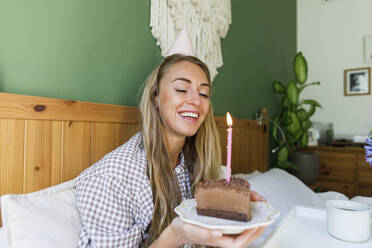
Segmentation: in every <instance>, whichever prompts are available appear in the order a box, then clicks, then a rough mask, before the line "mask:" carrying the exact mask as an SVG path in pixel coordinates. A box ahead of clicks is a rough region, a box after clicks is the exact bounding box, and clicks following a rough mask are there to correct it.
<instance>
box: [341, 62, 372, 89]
mask: <svg viewBox="0 0 372 248" xmlns="http://www.w3.org/2000/svg"><path fill="white" fill-rule="evenodd" d="M369 94H371V68H370V67H364V68H354V69H346V70H345V71H344V95H345V96H359V95H369Z"/></svg>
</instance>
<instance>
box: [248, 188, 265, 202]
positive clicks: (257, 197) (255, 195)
mask: <svg viewBox="0 0 372 248" xmlns="http://www.w3.org/2000/svg"><path fill="white" fill-rule="evenodd" d="M251 201H266V198H265V197H263V196H262V195H259V194H258V193H257V192H256V191H254V190H251Z"/></svg>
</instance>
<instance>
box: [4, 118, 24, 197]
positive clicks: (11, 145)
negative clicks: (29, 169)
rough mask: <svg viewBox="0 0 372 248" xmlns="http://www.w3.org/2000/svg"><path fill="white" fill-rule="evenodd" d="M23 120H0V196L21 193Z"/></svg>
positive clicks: (22, 176)
mask: <svg viewBox="0 0 372 248" xmlns="http://www.w3.org/2000/svg"><path fill="white" fill-rule="evenodd" d="M24 127H25V121H24V120H4V119H1V120H0V179H1V180H0V195H3V194H5V193H21V192H23V178H24V173H23V172H24V164H23V163H24V157H23V156H24V133H25V129H24Z"/></svg>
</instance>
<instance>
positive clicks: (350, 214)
mask: <svg viewBox="0 0 372 248" xmlns="http://www.w3.org/2000/svg"><path fill="white" fill-rule="evenodd" d="M325 204H326V207H327V229H328V233H329V234H330V235H332V236H333V237H335V238H338V239H341V240H344V241H349V242H364V241H367V240H368V239H369V236H370V222H371V218H372V217H371V216H372V212H371V208H370V207H369V206H368V205H366V204H364V203H359V202H353V201H345V200H330V201H326V203H325Z"/></svg>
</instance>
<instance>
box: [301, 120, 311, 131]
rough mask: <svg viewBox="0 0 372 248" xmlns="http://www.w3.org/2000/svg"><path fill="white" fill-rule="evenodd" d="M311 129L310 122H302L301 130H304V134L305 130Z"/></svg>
mask: <svg viewBox="0 0 372 248" xmlns="http://www.w3.org/2000/svg"><path fill="white" fill-rule="evenodd" d="M310 127H311V121H310V120H309V119H306V120H305V121H304V122H303V125H302V128H303V130H304V132H307V130H308V129H309V128H310Z"/></svg>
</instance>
